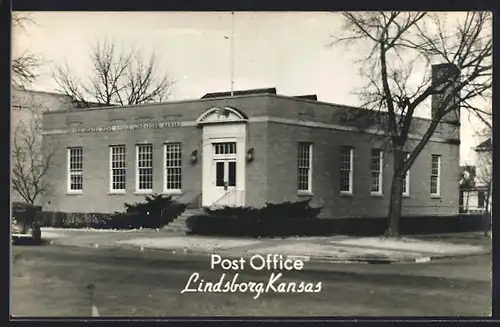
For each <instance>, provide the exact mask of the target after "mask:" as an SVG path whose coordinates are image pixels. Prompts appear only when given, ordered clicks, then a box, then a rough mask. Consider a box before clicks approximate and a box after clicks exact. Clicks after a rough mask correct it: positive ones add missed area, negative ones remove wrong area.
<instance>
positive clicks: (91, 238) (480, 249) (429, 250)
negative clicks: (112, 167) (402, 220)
mask: <svg viewBox="0 0 500 327" xmlns="http://www.w3.org/2000/svg"><path fill="white" fill-rule="evenodd" d="M42 238H44V239H46V240H48V241H50V242H51V243H53V244H60V245H69V246H83V247H121V248H133V249H141V250H148V249H151V250H164V251H171V252H172V253H176V252H180V253H186V254H188V253H194V254H204V255H210V254H220V255H223V256H226V257H238V258H239V257H251V256H253V255H257V254H260V255H267V254H278V255H279V254H281V255H283V256H286V257H290V258H297V259H301V260H303V261H316V262H367V263H394V262H429V261H433V260H438V259H443V258H451V257H454V258H455V257H462V256H470V255H480V254H487V253H490V252H491V247H486V246H478V245H470V244H463V243H462V244H456V243H446V242H441V241H435V240H421V239H413V238H401V239H385V238H380V237H347V236H333V237H302V238H299V237H291V238H285V239H281V238H274V239H254V238H223V237H220V238H216V237H202V236H185V235H182V234H176V233H172V232H165V231H163V230H162V231H155V230H134V231H126V232H116V231H92V230H64V229H42Z"/></svg>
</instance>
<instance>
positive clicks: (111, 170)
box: [109, 144, 127, 194]
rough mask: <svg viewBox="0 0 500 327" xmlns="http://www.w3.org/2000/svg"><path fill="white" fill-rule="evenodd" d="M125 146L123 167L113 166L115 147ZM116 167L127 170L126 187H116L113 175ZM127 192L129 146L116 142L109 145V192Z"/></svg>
mask: <svg viewBox="0 0 500 327" xmlns="http://www.w3.org/2000/svg"><path fill="white" fill-rule="evenodd" d="M117 148H123V161H124V167H123V168H113V149H117ZM115 169H124V170H125V182H124V183H125V188H123V189H121V188H114V184H113V177H114V170H115ZM126 192H127V148H126V146H125V145H124V144H115V145H110V146H109V193H112V194H123V193H126Z"/></svg>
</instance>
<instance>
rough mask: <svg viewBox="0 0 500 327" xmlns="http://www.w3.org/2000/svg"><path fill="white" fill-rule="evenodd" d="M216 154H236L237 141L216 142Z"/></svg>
mask: <svg viewBox="0 0 500 327" xmlns="http://www.w3.org/2000/svg"><path fill="white" fill-rule="evenodd" d="M214 151H215V154H235V153H236V142H224V143H214Z"/></svg>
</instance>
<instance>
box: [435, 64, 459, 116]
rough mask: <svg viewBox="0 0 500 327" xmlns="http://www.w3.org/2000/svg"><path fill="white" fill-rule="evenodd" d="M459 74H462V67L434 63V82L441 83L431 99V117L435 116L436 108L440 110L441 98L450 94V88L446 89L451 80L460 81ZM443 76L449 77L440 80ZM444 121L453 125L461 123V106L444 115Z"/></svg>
mask: <svg viewBox="0 0 500 327" xmlns="http://www.w3.org/2000/svg"><path fill="white" fill-rule="evenodd" d="M459 76H460V69H459V68H458V67H457V66H456V65H455V64H451V63H444V64H438V65H432V82H433V83H440V85H438V87H437V90H438V92H436V93H434V94H433V95H432V99H431V117H432V118H433V119H434V117H435V114H436V110H438V108H439V105H440V101H441V99H442V98H444V97H446V95H447V94H448V91H449V89H448V90H446V89H445V88H446V86H448V85H449V83H450V81H453V80H455V79H456V83H458V81H459V80H458V78H459ZM443 77H447V78H446V79H444V80H442V81H439V79H441V78H443ZM457 77H458V78H457ZM457 100H458V99H457ZM452 101H456V100H452ZM442 122H443V123H448V124H452V125H460V106H459V107H458V108H457V109H456V110H453V111H451V112H449V113H447V114H446V115H444V117H443V118H442Z"/></svg>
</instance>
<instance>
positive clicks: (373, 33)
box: [332, 12, 492, 237]
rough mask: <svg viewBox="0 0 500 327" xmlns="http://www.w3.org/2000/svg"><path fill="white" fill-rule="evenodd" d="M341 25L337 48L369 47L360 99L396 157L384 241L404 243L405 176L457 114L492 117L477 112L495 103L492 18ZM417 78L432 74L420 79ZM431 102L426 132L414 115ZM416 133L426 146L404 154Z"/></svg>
mask: <svg viewBox="0 0 500 327" xmlns="http://www.w3.org/2000/svg"><path fill="white" fill-rule="evenodd" d="M343 18H344V22H345V25H344V26H343V28H342V32H341V33H342V34H341V35H340V36H339V37H335V40H334V42H333V43H332V45H336V44H339V43H345V44H348V45H353V44H358V45H359V46H363V47H366V52H365V53H364V54H363V57H362V58H361V59H360V60H359V61H357V63H358V64H359V65H360V66H361V67H360V68H361V69H360V71H361V74H362V76H363V77H364V78H365V79H366V80H367V81H368V83H367V85H366V86H365V87H364V88H363V89H362V91H360V92H359V93H358V94H359V96H360V98H361V99H362V100H363V101H364V104H363V106H364V107H365V108H367V109H371V110H375V111H377V112H379V113H380V115H381V116H382V117H383V118H384V129H385V131H386V133H387V135H388V137H389V141H390V146H391V151H392V152H393V156H394V167H393V170H394V174H393V177H392V183H391V192H390V205H389V213H388V229H387V231H386V233H385V235H386V236H387V237H399V234H400V233H399V220H400V217H401V211H402V189H403V179H404V176H405V174H406V171H408V169H409V168H410V167H411V165H412V164H413V162H414V161H415V159H416V158H417V156H418V155H419V154H420V152H421V151H422V149H423V148H424V147H425V146H426V144H427V143H428V142H429V140H430V138H431V137H432V136H433V135H434V133H435V131H436V129H437V128H438V127H439V126H440V124H441V123H442V122H444V121H445V119H447V117H449V116H450V114H452V113H454V112H456V111H457V110H459V109H460V107H462V108H467V109H468V110H469V111H471V112H472V113H473V114H474V115H476V116H477V117H479V118H480V119H485V120H487V119H488V118H487V117H488V116H490V115H491V112H488V111H487V110H485V108H483V107H480V106H477V105H475V101H477V100H476V99H477V98H481V97H482V98H485V99H487V98H489V97H491V82H492V18H491V14H490V13H486V12H469V13H463V14H462V13H459V14H453V17H452V18H455V19H454V21H453V22H452V21H450V20H448V19H447V18H448V16H447V15H446V14H443V13H425V12H421V13H415V12H377V13H361V12H359V13H351V12H346V13H344V14H343ZM435 62H440V63H445V64H449V65H448V67H449V69H446V70H443V71H441V74H440V75H439V76H432V75H433V74H432V73H431V72H432V70H431V66H432V64H433V63H435ZM418 70H420V71H425V72H427V73H425V74H423V76H420V74H419V73H418V72H417V71H418ZM431 98H433V99H434V100H435V104H433V105H432V119H431V121H430V122H429V123H428V124H426V125H423V124H422V123H421V121H420V122H419V120H418V119H415V117H414V114H415V110H416V109H417V107H419V106H422V105H425V101H426V100H427V99H431ZM417 124H418V125H419V126H416V125H417ZM412 129H416V130H420V131H421V132H422V134H421V138H420V140H419V141H417V142H416V145H415V146H414V147H413V148H412V149H405V146H407V143H408V138H409V134H410V131H411V130H412ZM406 150H410V154H409V156H408V157H406V155H405V153H404V151H406Z"/></svg>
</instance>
